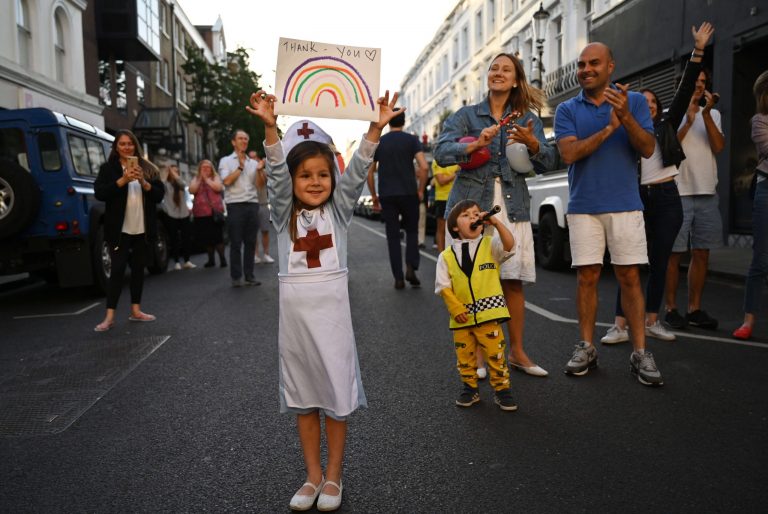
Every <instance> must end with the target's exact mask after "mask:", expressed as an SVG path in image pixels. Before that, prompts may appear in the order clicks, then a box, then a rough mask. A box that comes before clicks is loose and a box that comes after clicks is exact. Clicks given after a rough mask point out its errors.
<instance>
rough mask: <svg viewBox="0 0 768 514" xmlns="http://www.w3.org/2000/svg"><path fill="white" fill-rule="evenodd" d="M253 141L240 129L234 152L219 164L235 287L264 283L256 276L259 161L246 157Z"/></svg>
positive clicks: (234, 135)
mask: <svg viewBox="0 0 768 514" xmlns="http://www.w3.org/2000/svg"><path fill="white" fill-rule="evenodd" d="M249 139H250V138H249V137H248V134H246V133H245V131H244V130H240V129H236V130H235V131H234V132H233V134H232V148H233V149H234V152H232V153H231V154H230V155H228V156H226V157H223V158H222V159H221V161H220V162H219V174H221V179H222V182H223V183H224V201H225V202H226V204H227V226H228V229H229V263H230V268H229V275H230V277H231V278H232V286H233V287H239V286H242V285H249V286H258V285H260V284H261V282H259V281H257V280H256V279H255V278H254V275H253V256H254V254H255V251H256V237H257V235H258V231H259V197H258V192H257V190H256V187H257V184H256V182H257V181H258V180H259V174H258V173H257V168H258V162H257V161H256V160H254V159H251V158H250V157H248V155H247V154H246V151H247V150H248V141H249ZM241 248H242V254H241V251H240V249H241ZM243 275H245V282H243Z"/></svg>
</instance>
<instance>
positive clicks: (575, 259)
mask: <svg viewBox="0 0 768 514" xmlns="http://www.w3.org/2000/svg"><path fill="white" fill-rule="evenodd" d="M568 230H569V233H570V239H571V261H572V262H571V267H573V268H577V267H579V266H589V265H591V264H602V263H603V256H604V255H605V248H606V244H607V246H608V250H609V251H610V252H611V264H618V265H620V266H629V265H633V264H647V263H648V247H647V245H646V242H645V221H644V220H643V211H628V212H606V213H603V214H569V215H568Z"/></svg>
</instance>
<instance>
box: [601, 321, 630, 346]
mask: <svg viewBox="0 0 768 514" xmlns="http://www.w3.org/2000/svg"><path fill="white" fill-rule="evenodd" d="M626 341H629V330H627V329H626V328H621V327H620V326H618V325H614V326H612V327H611V328H609V329H608V332H607V333H606V334H605V335H604V336H603V337H602V338H601V339H600V342H601V343H603V344H616V343H624V342H626Z"/></svg>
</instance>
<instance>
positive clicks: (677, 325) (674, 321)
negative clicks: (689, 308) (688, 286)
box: [664, 309, 688, 330]
mask: <svg viewBox="0 0 768 514" xmlns="http://www.w3.org/2000/svg"><path fill="white" fill-rule="evenodd" d="M664 321H666V322H667V325H669V326H670V327H672V328H674V329H676V330H682V329H684V328H685V327H686V326H688V321H687V320H686V319H685V318H684V317H683V316H681V315H680V313H679V312H677V309H672V310H671V311H667V313H666V314H665V315H664Z"/></svg>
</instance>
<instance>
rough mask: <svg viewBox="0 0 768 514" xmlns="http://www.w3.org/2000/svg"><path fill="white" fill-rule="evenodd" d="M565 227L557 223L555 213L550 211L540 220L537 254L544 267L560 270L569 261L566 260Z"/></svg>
mask: <svg viewBox="0 0 768 514" xmlns="http://www.w3.org/2000/svg"><path fill="white" fill-rule="evenodd" d="M565 244H566V235H565V229H562V228H560V227H559V226H558V224H557V218H556V217H555V213H554V212H552V211H548V212H546V213H544V215H543V216H542V217H541V219H540V220H539V233H538V238H537V241H536V255H537V257H538V258H539V263H540V264H541V266H542V267H543V268H544V269H548V270H560V269H563V268H565V267H566V266H567V265H568V263H567V262H566V260H565Z"/></svg>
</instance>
